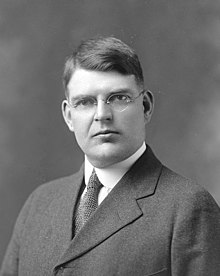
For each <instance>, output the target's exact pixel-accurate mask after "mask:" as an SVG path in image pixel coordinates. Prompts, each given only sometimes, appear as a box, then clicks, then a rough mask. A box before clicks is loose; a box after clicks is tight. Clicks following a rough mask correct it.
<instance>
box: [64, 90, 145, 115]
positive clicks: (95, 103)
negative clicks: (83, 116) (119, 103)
mask: <svg viewBox="0 0 220 276" xmlns="http://www.w3.org/2000/svg"><path fill="white" fill-rule="evenodd" d="M148 91H149V90H147V89H143V90H142V91H141V92H140V93H139V94H138V95H137V96H136V97H134V98H131V97H130V96H128V95H127V96H128V99H129V101H128V102H127V106H126V107H125V108H124V109H122V110H120V111H119V110H117V109H114V107H112V106H111V102H110V101H109V99H110V98H111V97H113V96H115V95H117V94H111V95H109V96H108V97H107V99H101V101H103V102H104V103H105V104H108V105H109V106H110V107H111V108H112V109H113V110H114V111H116V112H123V111H125V110H126V109H127V108H128V106H129V104H130V103H133V102H135V100H136V99H138V98H139V97H140V96H141V94H144V93H145V92H148ZM119 95H120V94H119ZM85 98H91V99H93V100H94V103H93V106H97V105H98V101H97V99H95V98H93V97H92V96H86V97H85ZM82 99H83V98H82ZM67 102H68V104H69V105H70V106H71V107H72V108H74V109H77V105H76V104H75V105H73V104H72V103H71V102H70V101H69V99H67Z"/></svg>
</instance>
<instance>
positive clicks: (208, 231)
mask: <svg viewBox="0 0 220 276" xmlns="http://www.w3.org/2000/svg"><path fill="white" fill-rule="evenodd" d="M180 206H181V207H180ZM176 209H177V210H176V218H175V221H174V227H173V238H172V244H171V270H172V275H175V276H207V275H209V276H217V275H220V208H219V206H218V205H217V204H216V202H215V201H214V199H213V198H212V197H211V195H210V194H209V193H208V192H206V191H204V190H202V191H199V192H198V193H195V194H191V195H190V194H189V197H188V198H187V199H186V200H185V201H184V202H182V203H178V206H177V207H176Z"/></svg>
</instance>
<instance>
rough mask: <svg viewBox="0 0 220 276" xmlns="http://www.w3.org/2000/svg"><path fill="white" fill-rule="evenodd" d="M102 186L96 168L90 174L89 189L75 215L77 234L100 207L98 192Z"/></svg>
mask: <svg viewBox="0 0 220 276" xmlns="http://www.w3.org/2000/svg"><path fill="white" fill-rule="evenodd" d="M101 187H102V183H101V182H100V181H99V179H98V177H97V175H96V172H95V170H94V169H93V172H92V174H91V176H90V179H89V183H88V185H87V191H86V193H85V194H84V196H83V198H82V199H81V200H80V203H79V206H78V209H77V211H76V217H75V235H76V234H77V233H78V232H79V231H80V229H81V228H82V227H83V225H84V224H85V223H86V222H87V220H88V219H89V217H90V216H91V215H92V213H93V212H94V211H95V210H96V208H97V207H98V194H99V191H100V189H101Z"/></svg>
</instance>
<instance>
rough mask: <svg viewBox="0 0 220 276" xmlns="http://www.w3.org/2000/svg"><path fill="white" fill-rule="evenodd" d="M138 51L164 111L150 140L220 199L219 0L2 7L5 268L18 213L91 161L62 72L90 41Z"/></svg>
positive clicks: (27, 2)
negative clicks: (64, 104)
mask: <svg viewBox="0 0 220 276" xmlns="http://www.w3.org/2000/svg"><path fill="white" fill-rule="evenodd" d="M94 35H104V36H109V35H114V36H116V37H118V38H120V39H122V40H123V41H124V42H126V43H128V44H129V45H130V46H132V47H133V48H135V49H136V51H137V53H138V54H139V58H140V60H141V63H142V66H143V70H144V76H145V83H146V87H147V88H149V89H150V90H152V91H153V92H154V95H155V99H156V106H155V110H154V115H153V117H152V121H151V123H150V124H149V125H148V126H147V129H146V134H147V141H148V143H149V144H150V145H151V146H152V148H153V149H154V151H155V153H156V155H157V156H158V157H159V158H160V159H161V160H162V161H163V163H164V164H166V165H167V166H168V167H170V168H172V169H173V170H175V171H177V172H179V173H180V174H182V175H184V176H186V177H190V178H192V179H194V180H195V181H197V182H199V183H200V184H201V185H203V186H204V187H205V188H206V189H207V190H208V191H209V192H210V193H211V194H212V195H213V196H214V198H215V199H216V200H217V202H218V203H220V185H219V182H220V1H218V0H216V1H210V0H197V1H195V0H188V1H182V0H173V1H171V0H124V1H121V0H109V1H108V0H75V1H74V0H40V1H34V0H18V1H14V0H1V1H0V220H1V223H0V233H1V234H0V263H1V260H2V257H3V254H4V251H5V248H6V245H7V244H8V241H9V238H10V236H11V233H12V229H13V225H14V222H15V219H16V217H17V215H18V212H19V210H20V208H21V206H22V205H23V203H24V201H25V199H26V198H27V196H28V195H29V194H30V193H31V191H33V190H34V189H35V188H36V187H37V186H39V185H40V184H42V183H43V182H46V181H49V180H52V179H55V178H57V177H61V176H64V175H68V174H72V173H73V172H75V171H76V170H77V169H78V168H79V166H80V164H81V162H82V160H83V155H82V153H81V151H80V150H79V149H78V146H77V145H76V142H75V139H74V136H73V134H72V133H70V132H69V131H68V129H67V127H66V126H65V124H64V121H63V118H62V114H61V108H60V105H61V101H62V99H63V98H64V91H63V88H62V82H61V75H62V70H63V64H64V60H65V57H66V56H67V55H68V54H70V53H71V50H72V49H73V47H75V46H77V45H78V44H79V42H80V41H81V40H82V39H87V38H90V37H92V36H94Z"/></svg>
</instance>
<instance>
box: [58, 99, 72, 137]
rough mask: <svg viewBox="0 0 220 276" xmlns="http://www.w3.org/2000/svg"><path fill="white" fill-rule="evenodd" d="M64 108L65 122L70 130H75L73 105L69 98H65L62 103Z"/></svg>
mask: <svg viewBox="0 0 220 276" xmlns="http://www.w3.org/2000/svg"><path fill="white" fill-rule="evenodd" d="M61 108H62V114H63V118H64V121H65V123H66V124H67V126H68V128H69V130H70V131H72V132H73V131H74V128H73V123H72V113H71V107H70V105H69V103H68V101H67V100H64V101H63V102H62V105H61Z"/></svg>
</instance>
